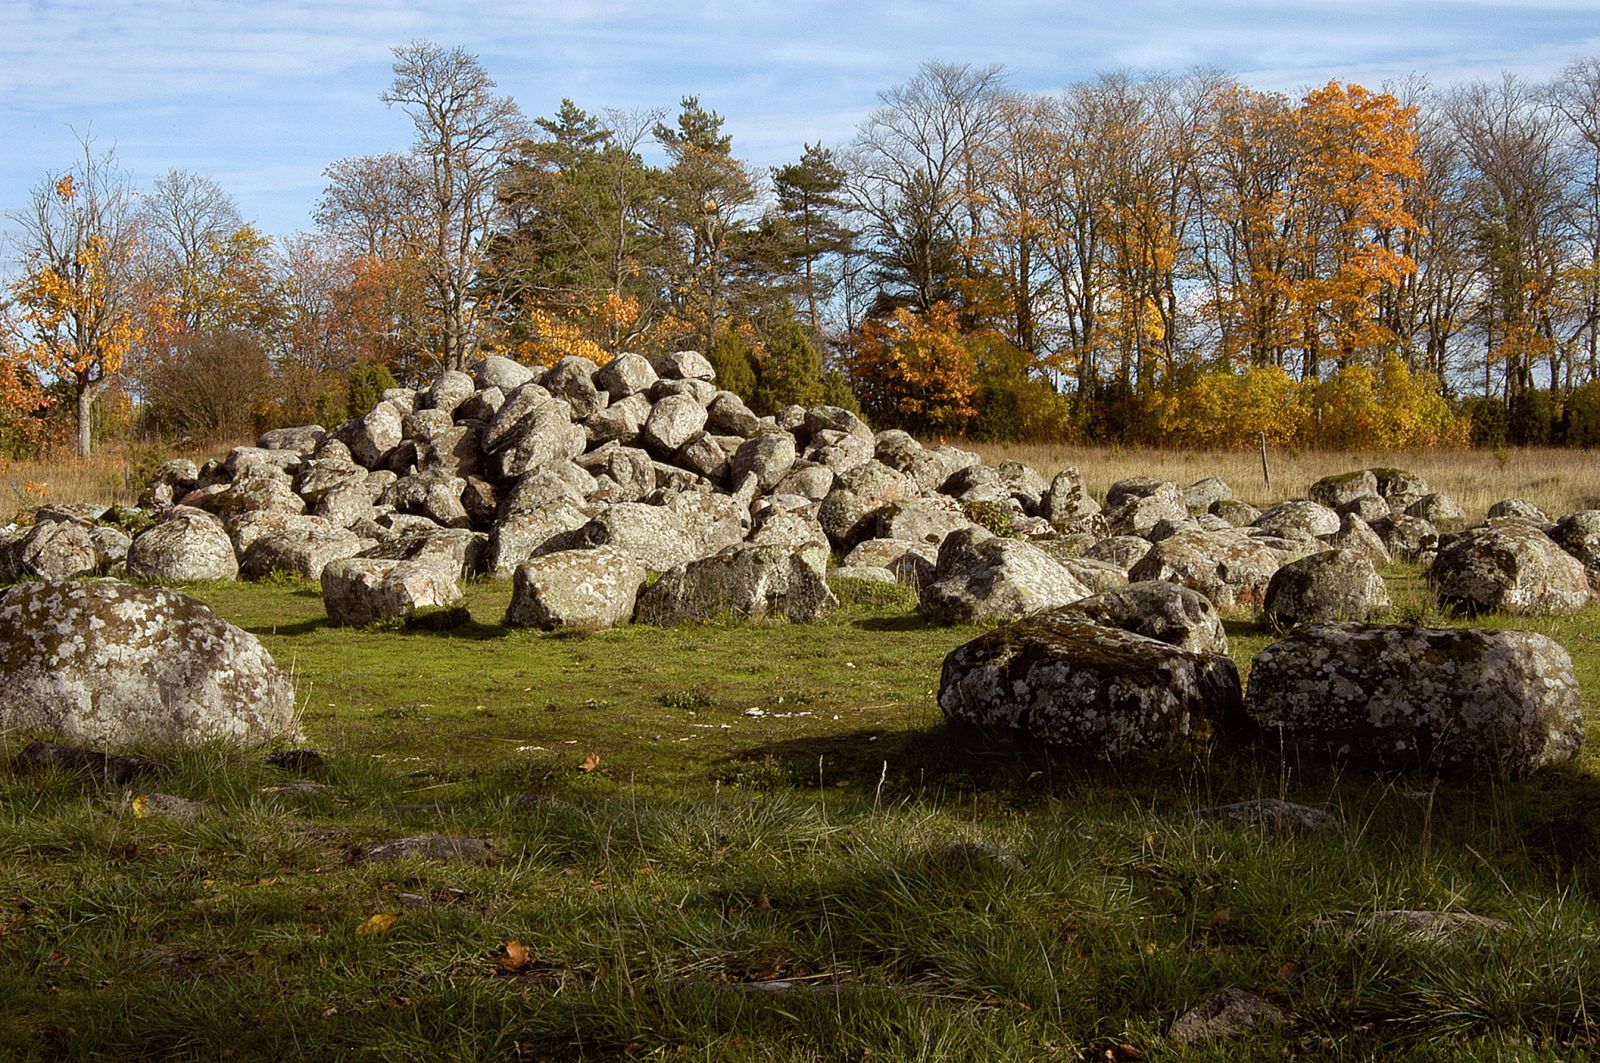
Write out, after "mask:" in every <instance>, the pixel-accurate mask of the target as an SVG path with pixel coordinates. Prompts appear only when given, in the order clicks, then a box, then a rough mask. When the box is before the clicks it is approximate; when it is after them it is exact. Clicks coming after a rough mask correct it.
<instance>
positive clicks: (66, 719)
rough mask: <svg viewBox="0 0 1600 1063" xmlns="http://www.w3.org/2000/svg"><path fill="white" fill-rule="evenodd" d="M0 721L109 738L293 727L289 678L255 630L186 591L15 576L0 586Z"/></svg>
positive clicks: (124, 741)
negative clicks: (1, 690) (0, 694)
mask: <svg viewBox="0 0 1600 1063" xmlns="http://www.w3.org/2000/svg"><path fill="white" fill-rule="evenodd" d="M0 683H3V684H4V686H5V690H6V696H5V697H4V698H0V730H7V731H21V732H29V733H38V734H45V735H50V736H52V737H55V738H60V739H63V740H67V741H73V742H82V743H86V744H91V745H97V746H110V747H119V746H127V745H130V744H134V743H140V742H158V743H166V742H180V743H188V742H199V741H207V740H216V739H228V740H235V741H244V742H251V743H256V742H266V741H270V740H272V739H275V738H281V737H293V736H294V735H295V733H296V731H297V729H298V728H297V719H296V709H295V698H294V685H293V684H292V683H291V682H290V680H289V677H288V676H287V675H286V674H285V673H284V672H283V670H282V669H280V668H279V667H278V666H277V664H276V663H274V662H273V660H272V657H271V655H269V654H268V653H267V651H266V650H265V649H263V648H262V646H261V643H260V642H259V641H257V640H256V638H255V636H253V635H251V634H249V633H247V632H245V631H242V630H241V629H239V628H237V627H235V626H234V625H232V624H230V623H228V622H227V621H226V620H223V619H222V618H221V617H219V616H218V615H217V614H216V613H214V612H212V611H211V609H210V608H208V607H207V606H205V605H204V604H202V603H201V602H198V601H196V600H195V599H193V598H190V597H188V596H187V595H183V594H179V593H177V592H176V591H171V590H167V589H165V588H162V587H137V586H133V585H131V584H126V583H109V582H95V583H76V582H66V583H60V582H46V583H23V584H18V585H17V586H15V587H12V588H10V589H9V590H7V591H6V592H5V593H4V594H3V595H0Z"/></svg>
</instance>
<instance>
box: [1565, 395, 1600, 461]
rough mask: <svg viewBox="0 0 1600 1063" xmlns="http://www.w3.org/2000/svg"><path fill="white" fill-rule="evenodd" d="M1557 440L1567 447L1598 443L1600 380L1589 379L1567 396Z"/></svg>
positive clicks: (1599, 438)
mask: <svg viewBox="0 0 1600 1063" xmlns="http://www.w3.org/2000/svg"><path fill="white" fill-rule="evenodd" d="M1559 442H1561V443H1563V444H1565V445H1566V446H1569V447H1592V446H1596V445H1600V380H1591V381H1589V382H1588V383H1587V384H1585V385H1583V387H1581V388H1578V389H1576V390H1575V391H1573V392H1572V393H1571V394H1570V395H1568V396H1567V401H1566V403H1565V404H1564V405H1563V406H1562V409H1561V431H1560V439H1559Z"/></svg>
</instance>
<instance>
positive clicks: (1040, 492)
mask: <svg viewBox="0 0 1600 1063" xmlns="http://www.w3.org/2000/svg"><path fill="white" fill-rule="evenodd" d="M133 518H134V519H130V515H129V513H128V512H127V511H112V512H109V513H108V512H107V511H105V510H103V509H101V508H99V507H46V508H44V509H41V510H39V512H38V513H37V515H36V519H35V522H34V523H33V524H32V525H31V526H28V527H24V528H17V529H13V530H11V531H8V532H4V533H0V578H7V579H11V580H18V579H57V580H59V579H69V578H74V577H77V576H82V575H89V574H114V575H121V574H126V575H127V576H129V577H132V578H134V579H137V580H140V581H143V582H147V583H156V584H172V583H183V582H188V581H194V580H229V579H237V578H239V577H241V576H243V577H245V578H261V577H266V576H270V575H272V574H274V573H287V574H291V575H294V576H298V577H301V578H305V579H309V580H317V581H320V583H321V586H322V591H323V597H324V602H325V605H326V609H327V613H328V616H329V618H330V619H331V620H332V621H333V622H335V623H340V624H366V623H370V622H373V621H381V620H393V619H399V618H404V617H407V616H409V615H411V614H413V613H415V612H416V611H418V610H424V609H431V608H439V607H447V606H450V605H451V604H452V603H454V602H456V601H458V600H459V599H460V597H461V593H462V592H461V582H462V580H463V579H465V578H470V577H475V576H488V577H496V578H510V579H511V580H512V581H513V593H512V601H511V605H510V607H509V609H508V610H507V613H506V618H505V619H506V622H507V623H508V624H512V625H524V626H531V627H537V628H541V629H545V630H554V629H560V628H578V629H586V630H595V629H603V628H607V627H611V626H613V625H615V624H619V623H625V622H630V621H631V622H635V623H649V624H667V623H674V622H678V621H685V620H698V619H709V618H714V617H726V616H731V617H736V618H751V619H755V618H764V617H770V618H781V619H786V620H789V621H809V620H816V619H820V618H822V617H825V616H827V615H828V614H829V613H830V612H831V611H832V610H833V609H834V608H836V607H837V605H838V601H839V599H838V597H837V594H836V592H837V591H838V590H840V589H841V588H842V587H844V586H845V585H847V584H854V585H857V586H859V585H863V584H880V583H882V584H898V585H902V586H904V587H906V588H908V589H909V590H910V591H911V592H914V593H915V594H916V596H917V599H918V603H919V609H920V611H921V612H922V614H923V615H924V616H925V617H927V618H928V619H929V620H930V621H933V622H937V623H948V624H981V625H986V626H990V627H994V626H995V625H1004V626H1001V627H999V628H998V629H997V630H995V631H992V632H990V633H989V634H987V635H982V636H980V637H979V638H977V639H975V640H974V641H972V642H970V643H968V644H967V645H964V646H962V647H960V648H958V649H957V650H956V651H955V652H953V653H952V654H951V656H950V658H949V659H948V660H947V661H946V662H945V667H944V678H943V682H942V688H941V692H940V703H941V706H942V707H943V708H944V711H945V712H946V714H947V715H948V716H950V718H951V719H952V720H957V721H961V722H965V723H971V724H976V725H979V726H1002V727H1006V728H1010V729H1013V730H1017V731H1022V732H1026V733H1028V734H1030V735H1031V736H1032V737H1034V738H1036V739H1038V740H1040V741H1042V742H1047V743H1050V744H1052V745H1056V746H1063V747H1074V748H1080V749H1082V750H1084V751H1086V752H1087V753H1088V754H1089V755H1091V756H1095V757H1101V758H1106V759H1116V758H1119V757H1121V756H1123V755H1126V754H1130V753H1135V752H1143V751H1148V750H1151V749H1153V748H1156V747H1160V746H1163V745H1166V744H1168V743H1170V742H1172V741H1174V740H1177V739H1182V738H1185V737H1186V736H1188V735H1189V734H1191V733H1192V732H1193V731H1194V730H1196V729H1197V728H1202V727H1203V728H1205V729H1209V730H1212V731H1217V732H1226V733H1234V732H1238V733H1249V732H1252V731H1256V732H1259V731H1267V732H1270V733H1271V734H1272V735H1273V736H1274V740H1275V741H1284V742H1290V743H1294V744H1297V745H1301V746H1304V747H1305V748H1308V749H1312V748H1314V749H1317V750H1322V751H1324V752H1326V753H1330V754H1333V755H1359V756H1362V757H1366V758H1369V759H1372V760H1374V761H1376V762H1379V763H1382V764H1391V763H1399V762H1408V761H1418V762H1425V763H1430V764H1434V765H1439V766H1446V767H1462V768H1467V769H1471V768H1477V767H1492V768H1495V769H1497V770H1518V769H1522V768H1527V767H1535V766H1538V765H1539V764H1543V763H1548V762H1551V761H1553V760H1559V759H1564V758H1565V757H1568V756H1571V755H1572V754H1573V752H1575V750H1576V744H1575V743H1576V742H1580V741H1581V735H1582V729H1581V716H1578V715H1575V712H1576V710H1575V709H1574V708H1573V706H1574V705H1575V704H1576V702H1575V698H1576V684H1575V683H1569V682H1568V680H1569V678H1570V672H1571V662H1570V660H1566V655H1565V653H1564V652H1562V651H1561V650H1560V648H1559V647H1558V646H1555V644H1554V643H1552V642H1550V640H1548V639H1543V640H1542V641H1541V637H1540V636H1534V635H1527V634H1525V633H1517V632H1505V633H1499V634H1493V633H1488V632H1463V631H1453V632H1452V631H1430V630H1428V629H1415V628H1413V629H1388V628H1375V627H1372V626H1371V625H1368V624H1366V623H1364V622H1366V621H1369V620H1371V619H1373V618H1376V617H1378V616H1380V615H1381V614H1382V613H1383V612H1384V611H1385V610H1386V609H1387V608H1388V605H1389V603H1388V598H1387V595H1386V593H1385V591H1384V586H1383V581H1382V580H1381V578H1379V576H1378V572H1377V570H1378V568H1379V567H1380V566H1382V565H1384V564H1386V563H1387V562H1389V561H1390V560H1391V559H1395V558H1399V559H1405V560H1413V561H1418V562H1420V563H1421V564H1423V565H1424V566H1425V567H1426V569H1427V574H1428V582H1429V585H1430V587H1431V588H1432V589H1433V592H1434V593H1435V595H1436V596H1437V598H1438V600H1439V601H1440V602H1441V603H1442V604H1443V605H1445V606H1447V607H1450V608H1454V609H1457V610H1464V611H1467V612H1478V611H1487V610H1501V611H1509V612H1522V613H1551V612H1570V611H1574V610H1577V609H1580V608H1582V607H1583V606H1584V605H1585V604H1586V603H1587V601H1588V598H1589V595H1590V593H1591V590H1592V589H1594V588H1595V587H1597V586H1600V511H1596V510H1587V511H1582V512H1578V513H1572V514H1567V515H1565V516H1563V517H1561V518H1559V519H1557V520H1555V521H1550V520H1549V519H1548V518H1547V517H1546V516H1545V515H1544V514H1543V513H1541V512H1540V511H1539V510H1538V509H1537V507H1534V506H1532V505H1530V504H1529V503H1526V502H1523V501H1520V500H1516V499H1510V500H1506V501H1505V502H1501V503H1497V504H1496V505H1495V506H1494V507H1492V508H1491V510H1490V511H1489V514H1488V517H1487V519H1486V520H1485V522H1484V523H1483V524H1481V525H1479V526H1476V527H1473V528H1469V529H1462V528H1461V525H1462V524H1463V523H1464V515H1463V514H1462V512H1461V509H1460V507H1459V506H1457V505H1456V503H1455V502H1454V501H1453V500H1451V499H1450V498H1449V497H1448V496H1446V495H1443V494H1440V493H1438V492H1436V491H1433V490H1432V489H1431V488H1430V486H1429V485H1428V484H1427V483H1425V482H1424V481H1422V480H1421V479H1420V478H1418V477H1416V476H1413V475H1410V474H1407V473H1404V472H1401V471H1399V470H1394V469H1367V470H1359V471H1357V472H1352V473H1347V474H1341V475H1337V476H1330V477H1327V478H1325V479H1323V480H1319V481H1318V482H1317V483H1315V484H1313V485H1312V486H1311V488H1310V490H1309V491H1308V493H1307V497H1306V498H1303V499H1297V500H1294V501H1289V502H1284V503H1281V504H1279V505H1276V506H1273V507H1272V508H1270V509H1267V510H1266V511H1264V512H1263V511H1260V510H1257V509H1256V508H1254V507H1252V506H1250V505H1248V504H1247V503H1244V502H1242V501H1239V500H1236V499H1234V498H1233V497H1232V491H1231V490H1230V489H1229V487H1228V485H1227V484H1226V483H1224V482H1223V481H1222V480H1220V479H1217V478H1215V477H1210V478H1206V479H1203V480H1200V481H1198V482H1196V483H1193V484H1190V485H1188V486H1183V485H1181V484H1179V483H1176V482H1171V481H1164V480H1157V479H1150V478H1137V477H1136V478H1129V479H1124V480H1120V481H1118V482H1117V483H1114V484H1112V485H1111V486H1110V489H1109V491H1108V492H1107V494H1106V496H1105V502H1104V504H1103V505H1102V504H1101V503H1099V502H1098V501H1097V500H1096V499H1095V498H1094V497H1092V496H1091V495H1090V493H1089V491H1088V489H1087V488H1086V486H1085V484H1084V481H1083V478H1082V477H1081V476H1080V475H1079V473H1078V472H1077V470H1075V469H1071V468H1068V469H1063V470H1061V471H1059V472H1057V473H1055V474H1054V475H1053V476H1052V477H1050V478H1048V479H1047V478H1046V477H1045V476H1044V475H1042V474H1041V473H1040V472H1038V471H1036V470H1034V469H1032V468H1029V467H1028V466H1026V465H1023V464H1021V463H1018V462H1015V461H1004V462H1001V463H999V464H998V465H993V466H991V465H986V464H984V463H983V462H982V461H981V460H980V459H979V457H978V455H976V454H974V453H972V452H970V451H967V450H963V449H960V448H958V447H954V446H948V445H939V446H925V445H923V444H921V443H919V442H918V441H917V440H916V439H914V438H913V437H912V436H910V435H909V434H907V433H905V432H903V431H898V430H888V431H879V432H874V431H873V430H872V429H870V428H869V427H868V426H867V425H866V424H865V423H864V422H863V421H862V420H861V418H860V417H858V416H856V415H855V414H853V413H851V412H849V411H847V410H844V409H840V408H837V407H830V406H819V407H815V408H812V409H809V410H807V409H802V408H801V407H798V406H793V407H789V408H786V409H783V410H780V411H778V412H777V413H776V414H775V415H773V416H767V417H757V416H756V415H755V414H754V413H752V412H751V411H750V409H749V408H748V407H747V406H746V405H745V403H744V402H743V401H741V400H740V399H739V397H738V396H737V395H734V394H733V393H731V392H728V391H724V390H719V389H718V388H717V386H716V381H715V373H714V371H713V369H712V367H711V364H710V363H709V362H708V361H707V360H706V359H705V358H704V357H703V356H701V355H700V354H699V353H697V352H694V351H679V352H676V353H673V354H668V355H664V356H660V357H656V358H645V357H642V356H640V355H637V354H620V355H618V356H616V357H615V358H613V359H612V360H611V361H610V362H608V363H607V364H606V365H604V366H597V365H595V364H594V363H593V362H590V361H588V360H586V359H583V358H576V357H570V358H564V359H562V360H561V361H560V362H558V363H556V364H555V365H554V366H551V367H549V368H546V369H540V368H530V367H528V366H524V365H521V364H519V363H516V362H513V361H511V360H508V359H505V358H501V357H496V356H491V357H488V358H485V359H484V360H482V361H481V362H479V363H477V364H476V365H475V366H474V367H473V372H472V373H470V374H469V373H463V372H455V371H451V372H445V373H443V374H442V375H441V376H440V377H439V378H438V379H437V380H435V381H434V382H433V384H432V385H431V386H430V387H428V388H426V389H422V390H412V389H408V388H394V389H390V390H389V391H386V392H384V394H383V396H382V398H381V401H380V402H379V403H378V404H377V405H376V406H375V407H373V409H371V410H370V411H368V412H366V413H365V414H363V415H362V416H360V417H357V418H354V419H352V420H350V421H348V422H346V423H344V424H343V425H339V426H337V427H334V428H332V429H331V430H330V429H325V428H323V427H321V426H315V425H313V426H306V427H299V428H284V429H276V430H273V431H270V432H266V433H264V434H263V435H262V436H261V437H260V438H259V439H258V440H257V442H256V445H255V446H241V447H236V448H234V449H233V451H232V452H230V453H229V454H228V456H227V457H226V459H224V460H221V461H210V462H207V463H206V464H205V465H204V466H199V467H197V466H196V465H195V464H194V463H193V462H190V461H186V460H184V461H172V462H168V463H166V464H165V465H163V466H162V467H161V468H160V469H159V470H158V471H157V473H156V475H155V477H154V479H153V481H152V483H151V484H150V486H149V488H148V490H147V491H146V492H145V494H144V496H143V497H142V498H141V500H140V507H139V510H137V511H135V512H134V514H133ZM130 530H137V534H136V535H131V536H130V535H129V534H127V532H128V531H130ZM651 573H656V574H658V577H657V578H656V579H655V580H654V581H653V582H650V581H649V574H651ZM1241 608H1245V609H1252V610H1260V611H1261V613H1262V615H1263V616H1264V617H1265V618H1266V619H1267V620H1268V622H1270V623H1272V624H1275V625H1278V626H1279V627H1281V628H1283V629H1292V633H1291V634H1290V636H1289V637H1288V638H1286V639H1285V640H1284V641H1283V642H1281V643H1278V644H1276V645H1274V646H1273V647H1270V648H1269V649H1268V650H1267V651H1264V653H1263V654H1262V655H1261V658H1260V659H1258V662H1257V664H1256V665H1255V671H1254V672H1253V673H1252V674H1253V681H1252V683H1251V687H1250V696H1249V697H1248V698H1245V697H1243V695H1242V693H1241V690H1240V684H1239V680H1238V675H1237V672H1236V671H1235V670H1234V669H1233V665H1232V664H1231V662H1228V660H1227V658H1226V657H1225V656H1222V655H1223V654H1224V653H1225V651H1226V637H1225V635H1223V633H1222V628H1221V625H1220V621H1219V620H1218V618H1217V610H1219V609H1220V610H1235V609H1241ZM1385 632H1387V633H1385ZM1420 653H1428V654H1433V655H1434V656H1435V657H1437V656H1438V655H1439V654H1440V653H1446V654H1449V655H1451V661H1452V662H1453V663H1452V665H1451V667H1452V668H1455V669H1456V670H1457V671H1455V672H1450V673H1449V674H1450V675H1453V676H1456V686H1457V687H1458V689H1469V688H1470V689H1474V690H1480V691H1481V692H1482V693H1483V695H1484V696H1483V697H1479V698H1477V701H1476V703H1475V704H1474V705H1467V704H1466V702H1465V700H1464V699H1463V697H1462V696H1461V695H1460V694H1459V693H1457V694H1454V695H1452V694H1450V693H1449V692H1448V691H1447V690H1446V689H1445V688H1447V687H1449V686H1450V685H1451V684H1449V683H1446V682H1445V680H1444V678H1443V675H1441V677H1440V678H1438V680H1437V682H1436V683H1434V682H1432V681H1431V680H1426V679H1422V680H1419V678H1418V676H1420V675H1423V673H1425V672H1426V670H1425V669H1424V670H1422V672H1420V673H1416V674H1413V675H1412V676H1411V678H1412V680H1413V681H1412V682H1411V683H1410V684H1401V683H1398V682H1397V681H1396V682H1391V681H1390V680H1389V679H1388V678H1387V677H1389V676H1391V675H1392V674H1395V672H1394V670H1395V669H1401V670H1402V671H1403V670H1404V668H1403V662H1405V661H1408V660H1410V655H1414V654H1420ZM1430 659H1431V658H1430ZM1288 662H1297V663H1295V664H1294V667H1289V666H1288ZM1397 662H1400V663H1397ZM1463 668H1466V669H1470V670H1472V675H1471V677H1470V679H1471V682H1462V681H1460V669H1463ZM1312 673H1314V675H1315V677H1316V678H1315V679H1313V678H1312V677H1311V674H1312ZM1319 682H1320V683H1325V684H1328V685H1329V687H1328V689H1327V690H1323V689H1320V688H1319V689H1317V690H1312V689H1311V687H1312V686H1314V685H1315V684H1316V683H1319ZM1352 683H1353V684H1355V685H1356V686H1358V687H1360V688H1361V689H1363V690H1366V691H1369V692H1371V691H1375V690H1377V691H1388V693H1387V694H1384V695H1382V696H1383V697H1384V698H1387V699H1388V701H1387V702H1385V704H1386V705H1387V706H1388V707H1386V708H1382V709H1374V708H1373V707H1372V703H1371V699H1372V697H1377V696H1379V695H1376V694H1369V696H1368V697H1367V699H1366V700H1362V699H1360V698H1357V699H1355V701H1354V702H1352V703H1351V704H1349V705H1344V703H1343V702H1340V705H1341V706H1342V707H1341V708H1340V709H1339V710H1338V711H1337V712H1332V711H1313V708H1311V707H1308V706H1312V707H1314V706H1317V705H1321V704H1324V703H1325V702H1326V699H1327V698H1334V697H1335V694H1336V693H1337V692H1338V691H1343V690H1345V687H1346V686H1347V685H1348V684H1352ZM1472 683H1479V684H1481V686H1472V685H1471V684H1472ZM1402 688H1404V689H1402ZM1491 691H1492V692H1495V693H1497V694H1498V695H1499V697H1498V700H1497V698H1495V697H1489V696H1488V695H1489V693H1490V692H1491ZM1402 694H1405V695H1406V696H1409V697H1411V698H1412V700H1411V701H1405V700H1404V698H1403V697H1402ZM1429 697H1433V699H1434V700H1432V701H1430V700H1428V699H1429ZM1316 698H1323V699H1324V702H1318V701H1316V700H1315V699H1316ZM1335 700H1337V698H1335ZM1402 702H1403V703H1402ZM1391 703H1392V704H1391ZM1363 713H1365V715H1363ZM1363 719H1364V720H1366V721H1367V723H1366V724H1363V723H1362V722H1361V721H1362V720H1363ZM1391 725H1392V726H1391ZM1364 728H1365V730H1364ZM1380 732H1381V733H1380ZM1374 733H1378V737H1377V738H1376V739H1374V737H1373V734H1374ZM1575 736H1576V737H1575ZM1463 743H1465V745H1464V744H1463Z"/></svg>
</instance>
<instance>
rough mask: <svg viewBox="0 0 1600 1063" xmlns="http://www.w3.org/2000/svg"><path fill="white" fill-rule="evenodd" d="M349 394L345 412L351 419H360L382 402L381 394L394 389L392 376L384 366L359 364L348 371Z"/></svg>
mask: <svg viewBox="0 0 1600 1063" xmlns="http://www.w3.org/2000/svg"><path fill="white" fill-rule="evenodd" d="M349 382H350V392H349V397H348V399H347V400H346V402H347V406H346V411H345V412H347V413H348V414H349V415H350V416H351V417H361V416H364V415H365V414H366V413H368V412H369V411H371V409H372V408H373V407H374V406H376V405H378V403H379V402H381V401H383V393H384V392H385V391H387V390H388V389H390V388H392V387H395V386H396V385H395V382H394V374H393V373H391V372H389V367H388V366H386V365H368V364H365V363H363V364H361V365H358V366H356V367H355V368H353V369H351V370H350V376H349Z"/></svg>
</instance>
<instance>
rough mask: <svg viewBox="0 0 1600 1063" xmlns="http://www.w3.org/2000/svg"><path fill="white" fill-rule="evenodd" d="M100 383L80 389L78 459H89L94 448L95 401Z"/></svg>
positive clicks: (83, 386) (82, 386)
mask: <svg viewBox="0 0 1600 1063" xmlns="http://www.w3.org/2000/svg"><path fill="white" fill-rule="evenodd" d="M100 388H101V385H100V384H98V383H93V384H83V385H81V386H80V387H79V388H78V457H79V458H80V459H87V458H88V457H89V452H90V451H91V450H92V449H93V447H94V400H95V398H96V397H97V396H98V395H99V394H100Z"/></svg>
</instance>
